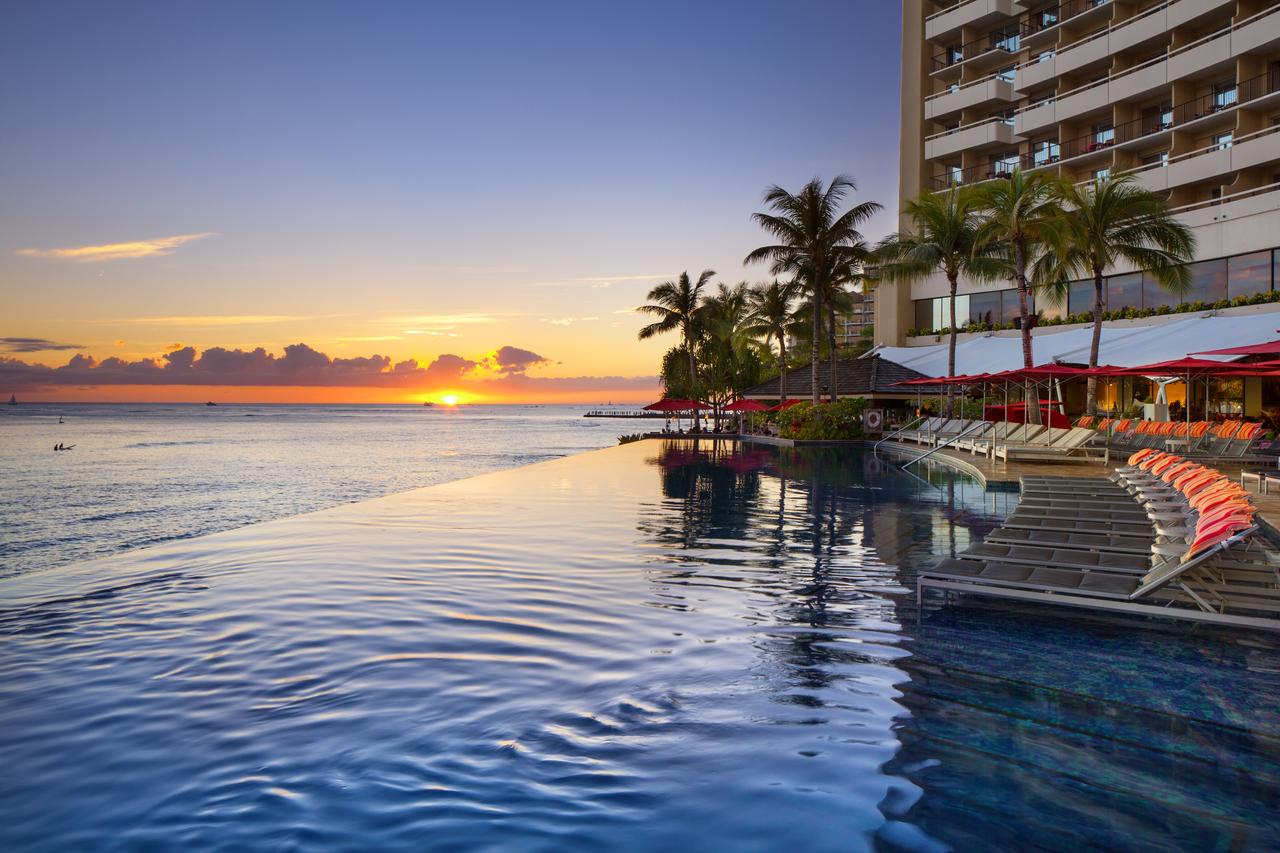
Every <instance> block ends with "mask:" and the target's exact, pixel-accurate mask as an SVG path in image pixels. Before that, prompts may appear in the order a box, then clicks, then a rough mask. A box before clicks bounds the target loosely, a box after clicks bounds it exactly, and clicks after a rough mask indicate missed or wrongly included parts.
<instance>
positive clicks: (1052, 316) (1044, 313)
mask: <svg viewBox="0 0 1280 853" xmlns="http://www.w3.org/2000/svg"><path fill="white" fill-rule="evenodd" d="M1005 299H1012V300H1013V302H1012V304H1013V305H1015V306H1016V305H1017V304H1018V292H1017V291H1016V290H1006V291H1005ZM1066 308H1067V306H1066V305H1063V304H1062V302H1056V303H1055V302H1051V301H1050V300H1049V298H1048V296H1046V297H1045V298H1044V300H1043V301H1042V302H1041V303H1040V317H1041V318H1042V319H1045V320H1060V319H1062V317H1063V316H1064V314H1065V313H1066ZM1017 312H1018V309H1017V308H1016V307H1015V308H1014V309H1013V313H1015V314H1016V313H1017Z"/></svg>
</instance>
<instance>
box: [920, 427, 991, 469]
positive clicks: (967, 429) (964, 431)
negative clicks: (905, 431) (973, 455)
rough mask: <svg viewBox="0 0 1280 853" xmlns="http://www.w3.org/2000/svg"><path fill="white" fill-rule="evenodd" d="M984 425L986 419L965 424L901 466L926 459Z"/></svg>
mask: <svg viewBox="0 0 1280 853" xmlns="http://www.w3.org/2000/svg"><path fill="white" fill-rule="evenodd" d="M985 426H988V423H987V422H986V421H978V422H977V423H974V424H970V425H969V426H967V427H965V428H964V429H962V430H960V432H958V433H956V434H955V435H953V436H951V438H948V439H947V440H946V441H944V442H942V443H941V444H936V445H934V446H933V448H932V449H930V450H928V451H926V452H925V453H921V454H920V455H919V456H917V457H916V458H915V459H912V460H911V461H909V462H907V463H906V464H905V465H903V466H902V467H903V468H904V469H905V468H907V467H908V466H911V465H914V464H916V463H917V462H919V461H921V460H923V459H928V458H929V457H930V456H932V455H933V454H935V453H937V452H938V451H939V450H942V449H943V448H945V447H948V446H950V444H951V443H952V442H954V441H959V440H960V439H962V438H964V437H965V436H967V435H971V434H973V433H974V432H975V431H977V430H978V429H981V428H982V427H985Z"/></svg>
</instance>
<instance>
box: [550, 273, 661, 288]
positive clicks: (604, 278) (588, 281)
mask: <svg viewBox="0 0 1280 853" xmlns="http://www.w3.org/2000/svg"><path fill="white" fill-rule="evenodd" d="M676 275H677V274H676V273H669V272H664V273H653V274H651V275H590V276H582V277H579V278H564V279H560V280H559V281H542V282H536V283H534V284H533V285H532V286H533V287H572V286H574V285H579V284H585V285H588V286H590V287H592V288H594V289H602V288H606V287H613V286H614V285H615V284H618V283H620V282H628V281H657V280H659V279H663V278H675V277H676Z"/></svg>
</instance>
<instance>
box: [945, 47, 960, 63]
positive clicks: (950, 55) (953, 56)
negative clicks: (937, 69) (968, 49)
mask: <svg viewBox="0 0 1280 853" xmlns="http://www.w3.org/2000/svg"><path fill="white" fill-rule="evenodd" d="M946 53H947V64H948V65H955V64H956V63H957V62H964V48H963V47H961V46H960V45H958V44H949V45H947V50H946Z"/></svg>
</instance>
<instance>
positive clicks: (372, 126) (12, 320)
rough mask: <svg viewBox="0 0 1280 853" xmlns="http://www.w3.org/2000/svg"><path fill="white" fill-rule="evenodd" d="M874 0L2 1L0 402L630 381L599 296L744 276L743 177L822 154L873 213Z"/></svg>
mask: <svg viewBox="0 0 1280 853" xmlns="http://www.w3.org/2000/svg"><path fill="white" fill-rule="evenodd" d="M898 18H899V9H898V5H897V4H896V3H880V2H874V3H872V2H849V0H830V2H794V0H788V2H782V0H777V2H736V1H735V2H703V3H690V2H672V3H663V2H651V0H646V2H644V3H626V4H622V3H599V2H582V3H556V2H539V3H524V2H521V3H463V4H444V3H426V2H421V3H389V2H387V3H372V4H355V3H347V4H334V3H305V4H304V3H297V4H288V3H283V2H278V3H277V2H273V3H249V2H225V3H202V4H196V3H172V2H157V3H154V4H151V5H147V4H137V3H135V4H130V5H129V6H128V7H118V6H115V5H114V4H106V3H83V4H76V3H63V2H59V3H37V2H26V3H18V4H13V5H10V6H8V7H7V8H6V11H5V14H4V19H3V20H4V25H3V26H2V27H0V69H2V72H3V73H0V111H2V114H3V116H4V131H3V134H0V154H2V155H3V156H0V186H3V188H4V189H3V193H2V195H0V199H2V200H0V392H2V393H4V394H5V395H7V394H8V393H17V394H18V395H19V396H20V397H24V398H29V399H39V400H72V399H75V400H205V399H212V400H220V401H221V400H246V401H281V402H290V401H330V400H332V401H339V400H342V401H362V402H373V401H388V402H393V401H416V400H423V399H439V397H440V396H441V395H442V394H444V393H446V392H452V393H459V394H461V395H462V397H463V398H464V399H467V400H479V401H582V402H599V401H602V400H604V399H614V400H618V401H620V400H627V401H637V402H638V401H644V402H647V401H649V400H651V399H653V397H654V395H655V394H656V393H657V382H656V379H655V378H654V374H655V373H656V372H657V365H658V362H659V359H660V357H661V354H662V352H663V351H664V350H665V349H666V348H667V347H669V346H671V345H672V344H673V343H674V339H661V338H659V339H657V340H653V341H648V342H644V343H641V342H638V341H637V340H636V330H637V329H638V328H639V327H640V325H641V324H642V322H643V320H642V319H641V318H640V317H639V316H637V315H635V314H634V312H633V311H632V309H633V308H634V307H635V306H636V305H638V304H640V303H641V302H643V301H644V294H645V293H646V292H647V291H648V289H649V288H650V287H652V286H653V285H654V284H656V283H658V282H659V281H662V280H664V279H667V278H670V277H674V276H675V275H676V274H678V273H679V272H680V271H681V270H683V269H688V270H690V271H691V272H694V273H696V272H697V271H699V270H701V269H703V268H708V267H709V268H712V269H715V270H717V271H718V272H719V274H720V275H719V278H720V280H723V281H726V282H730V283H732V282H737V281H741V280H751V281H756V280H761V279H763V278H764V277H765V276H766V272H765V270H764V269H760V268H744V267H743V266H742V258H743V256H744V255H745V254H746V253H747V251H749V250H750V249H752V248H754V247H755V246H757V245H759V244H760V242H762V239H761V234H760V233H759V232H758V230H757V229H756V228H755V226H753V225H752V224H751V222H750V218H749V217H750V214H751V213H752V212H753V211H755V210H757V209H759V200H760V195H761V193H762V191H763V189H764V188H765V187H766V186H767V185H769V184H772V183H779V184H782V185H784V186H787V187H797V188H798V187H799V185H800V184H802V183H803V182H804V181H806V180H808V179H809V178H810V177H812V176H814V175H821V176H823V177H826V178H829V177H831V176H833V175H835V174H837V173H839V172H848V173H850V174H852V175H853V176H854V178H855V179H856V180H857V181H858V183H859V187H860V193H859V198H860V199H867V198H871V199H876V200H879V201H881V202H884V203H886V205H887V207H888V209H887V211H886V212H885V213H884V214H882V215H881V217H880V218H879V219H878V220H877V221H875V222H874V223H873V224H872V226H871V227H870V228H868V230H867V233H868V236H870V237H879V236H882V235H883V234H884V233H885V232H887V231H888V230H890V229H891V222H892V217H893V208H894V204H893V202H894V198H895V193H896V182H897V163H896V156H897V150H898V146H897V102H898V81H897V78H896V68H897V54H898V39H899V34H898V33H899V31H898V27H899V23H898ZM286 347H289V349H288V350H286ZM259 348H260V349H261V350H262V351H261V352H256V350H258V349H259ZM375 357H376V358H375ZM112 359H114V360H112ZM53 368H57V369H53Z"/></svg>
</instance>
